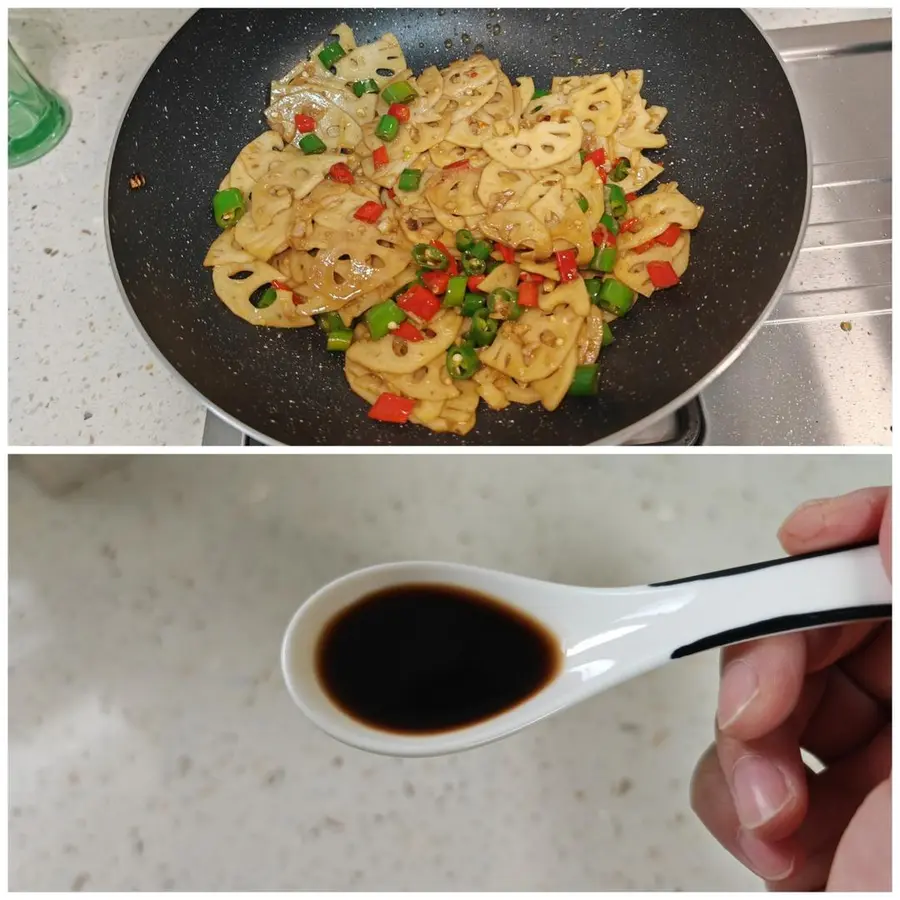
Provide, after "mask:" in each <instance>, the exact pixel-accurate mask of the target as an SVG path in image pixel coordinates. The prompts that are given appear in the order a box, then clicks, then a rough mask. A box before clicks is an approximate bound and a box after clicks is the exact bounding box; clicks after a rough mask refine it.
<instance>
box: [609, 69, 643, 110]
mask: <svg viewBox="0 0 900 900" xmlns="http://www.w3.org/2000/svg"><path fill="white" fill-rule="evenodd" d="M613 81H614V82H615V83H616V87H617V88H618V89H619V92H620V93H621V94H622V102H623V103H624V104H625V105H626V106H627V105H628V104H629V103H631V101H632V100H633V99H634V98H635V97H636V96H637V95H638V94H640V92H641V89H642V88H643V87H644V70H643V69H629V70H628V71H627V72H624V71H621V72H616V74H615V75H613Z"/></svg>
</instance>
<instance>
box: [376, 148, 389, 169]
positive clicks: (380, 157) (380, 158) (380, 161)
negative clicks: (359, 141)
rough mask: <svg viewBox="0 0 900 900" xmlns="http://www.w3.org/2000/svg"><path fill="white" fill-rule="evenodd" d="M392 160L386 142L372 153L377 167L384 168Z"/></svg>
mask: <svg viewBox="0 0 900 900" xmlns="http://www.w3.org/2000/svg"><path fill="white" fill-rule="evenodd" d="M390 161H391V158H390V157H389V156H388V152H387V147H385V146H384V144H382V145H381V146H380V147H379V148H378V149H377V150H375V152H374V153H373V154H372V162H373V163H374V164H375V168H376V169H383V168H384V167H385V166H386V165H387V164H388V163H389V162H390Z"/></svg>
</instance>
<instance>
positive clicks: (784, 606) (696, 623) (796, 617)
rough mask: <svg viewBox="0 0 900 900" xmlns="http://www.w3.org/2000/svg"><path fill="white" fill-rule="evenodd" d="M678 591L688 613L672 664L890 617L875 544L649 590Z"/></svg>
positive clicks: (888, 591) (775, 561)
mask: <svg viewBox="0 0 900 900" xmlns="http://www.w3.org/2000/svg"><path fill="white" fill-rule="evenodd" d="M652 587H655V588H668V589H674V590H677V591H678V592H679V593H681V592H687V594H686V595H683V600H684V601H686V605H685V607H684V609H685V611H687V612H688V621H687V622H686V623H685V624H686V625H687V629H686V632H691V633H692V634H691V635H689V634H688V633H686V632H683V633H682V636H683V637H684V638H688V637H689V636H690V637H692V639H690V640H686V641H685V642H684V643H681V644H680V645H679V646H677V647H676V648H675V649H674V650H673V651H672V653H671V658H672V659H678V658H680V657H683V656H690V655H691V654H693V653H699V652H701V651H702V650H711V649H713V648H716V647H724V646H726V645H728V644H735V643H739V642H741V641H748V640H752V639H754V638H760V637H765V636H767V635H772V634H782V633H784V632H788V631H801V630H804V629H807V628H818V627H821V626H823V625H835V624H839V623H841V622H855V621H861V620H865V619H886V618H890V616H891V612H892V606H891V584H890V582H889V581H888V578H887V575H886V574H885V571H884V566H883V565H882V562H881V556H880V553H879V551H878V547H877V546H876V545H874V544H863V545H860V546H856V547H851V548H841V549H839V550H823V551H818V552H815V553H806V554H804V555H802V556H792V557H786V558H784V559H773V560H769V561H767V562H761V563H754V564H752V565H748V566H740V567H738V568H735V569H724V570H722V571H719V572H709V573H707V574H704V575H695V576H693V577H691V578H682V579H679V580H677V581H667V582H664V583H662V584H656V585H652Z"/></svg>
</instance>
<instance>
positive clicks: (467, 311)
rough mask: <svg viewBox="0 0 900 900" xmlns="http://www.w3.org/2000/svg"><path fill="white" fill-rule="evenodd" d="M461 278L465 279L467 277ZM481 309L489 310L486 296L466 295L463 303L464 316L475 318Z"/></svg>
mask: <svg viewBox="0 0 900 900" xmlns="http://www.w3.org/2000/svg"><path fill="white" fill-rule="evenodd" d="M460 277H462V278H465V275H462V276H460ZM480 309H485V310H486V309H487V297H485V296H484V294H472V293H469V294H466V297H465V299H464V300H463V303H462V314H463V315H464V316H474V315H475V313H477V312H478V310H480Z"/></svg>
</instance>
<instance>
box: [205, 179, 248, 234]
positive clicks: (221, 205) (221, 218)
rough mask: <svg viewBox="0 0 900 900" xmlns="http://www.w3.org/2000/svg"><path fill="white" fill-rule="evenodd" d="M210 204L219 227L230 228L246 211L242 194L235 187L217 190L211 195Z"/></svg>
mask: <svg viewBox="0 0 900 900" xmlns="http://www.w3.org/2000/svg"><path fill="white" fill-rule="evenodd" d="M212 205H213V215H214V216H215V217H216V225H218V226H219V228H230V227H231V226H232V225H234V224H235V223H236V222H237V221H238V219H240V218H241V216H242V215H244V213H245V212H246V211H247V204H246V203H245V202H244V195H243V194H242V193H241V192H240V191H239V190H238V189H237V188H228V190H227V191H219V192H218V193H217V194H216V195H215V196H214V197H213V202H212Z"/></svg>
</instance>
